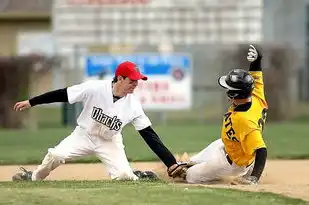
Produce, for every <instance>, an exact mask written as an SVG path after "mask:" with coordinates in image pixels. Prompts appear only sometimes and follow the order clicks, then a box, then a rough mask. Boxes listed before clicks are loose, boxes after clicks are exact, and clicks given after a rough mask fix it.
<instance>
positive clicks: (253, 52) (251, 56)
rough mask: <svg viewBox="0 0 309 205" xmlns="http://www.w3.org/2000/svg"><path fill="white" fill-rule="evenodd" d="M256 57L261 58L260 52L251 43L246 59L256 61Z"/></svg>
mask: <svg viewBox="0 0 309 205" xmlns="http://www.w3.org/2000/svg"><path fill="white" fill-rule="evenodd" d="M257 59H259V60H260V59H262V55H261V52H260V51H259V50H258V49H256V48H255V47H254V46H253V45H250V47H249V51H248V55H247V60H248V61H249V62H253V61H256V60H257Z"/></svg>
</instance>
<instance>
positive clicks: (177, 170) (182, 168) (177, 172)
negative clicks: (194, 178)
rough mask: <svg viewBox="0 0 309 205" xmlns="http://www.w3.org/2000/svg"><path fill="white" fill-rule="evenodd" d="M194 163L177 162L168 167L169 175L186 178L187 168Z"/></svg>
mask: <svg viewBox="0 0 309 205" xmlns="http://www.w3.org/2000/svg"><path fill="white" fill-rule="evenodd" d="M191 166H192V164H189V163H187V162H177V164H173V165H172V166H170V167H169V168H168V169H167V173H168V176H170V177H173V178H176V177H179V178H182V179H186V175H187V170H188V168H189V167H191Z"/></svg>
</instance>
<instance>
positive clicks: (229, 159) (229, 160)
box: [226, 155, 233, 165]
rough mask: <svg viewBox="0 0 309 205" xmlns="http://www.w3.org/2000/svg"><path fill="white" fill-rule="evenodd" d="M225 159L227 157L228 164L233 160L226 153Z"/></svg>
mask: <svg viewBox="0 0 309 205" xmlns="http://www.w3.org/2000/svg"><path fill="white" fill-rule="evenodd" d="M226 159H227V161H228V163H229V164H230V165H232V164H233V161H232V160H231V158H230V157H229V155H226Z"/></svg>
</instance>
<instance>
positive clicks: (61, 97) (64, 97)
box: [29, 88, 68, 106]
mask: <svg viewBox="0 0 309 205" xmlns="http://www.w3.org/2000/svg"><path fill="white" fill-rule="evenodd" d="M53 102H68V92H67V88H63V89H59V90H53V91H50V92H47V93H44V94H42V95H39V96H36V97H33V98H31V99H29V103H30V105H31V106H36V105H40V104H47V103H53Z"/></svg>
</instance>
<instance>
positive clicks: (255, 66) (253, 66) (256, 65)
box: [249, 53, 262, 71]
mask: <svg viewBox="0 0 309 205" xmlns="http://www.w3.org/2000/svg"><path fill="white" fill-rule="evenodd" d="M261 61H262V56H261V54H260V53H259V57H258V58H257V59H256V60H255V61H253V62H251V63H250V68H249V71H262V65H261V64H262V63H261Z"/></svg>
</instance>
